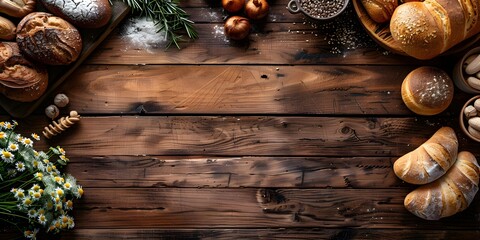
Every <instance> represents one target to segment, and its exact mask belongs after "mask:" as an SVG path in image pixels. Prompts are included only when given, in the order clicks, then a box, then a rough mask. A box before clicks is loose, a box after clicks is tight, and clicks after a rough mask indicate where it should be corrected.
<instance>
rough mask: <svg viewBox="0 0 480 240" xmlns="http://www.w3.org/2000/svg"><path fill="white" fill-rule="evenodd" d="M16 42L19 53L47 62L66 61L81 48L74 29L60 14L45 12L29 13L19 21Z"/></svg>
mask: <svg viewBox="0 0 480 240" xmlns="http://www.w3.org/2000/svg"><path fill="white" fill-rule="evenodd" d="M17 43H18V46H19V47H20V50H21V51H22V52H23V54H25V55H26V56H28V57H29V58H31V59H33V60H35V61H37V62H41V63H45V64H49V65H67V64H70V63H72V62H74V61H75V60H77V58H78V56H79V55H80V53H81V51H82V38H81V36H80V33H79V32H78V30H77V29H76V28H75V27H74V26H73V25H72V24H70V23H68V22H67V21H65V20H63V19H62V18H59V17H56V16H54V15H52V14H50V13H45V12H33V13H30V14H28V15H27V16H25V17H24V18H23V19H22V20H21V21H20V23H19V24H18V26H17Z"/></svg>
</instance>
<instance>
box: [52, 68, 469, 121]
mask: <svg viewBox="0 0 480 240" xmlns="http://www.w3.org/2000/svg"><path fill="white" fill-rule="evenodd" d="M413 69H414V67H411V66H216V65H215V66H176V65H168V66H159V65H152V66H98V65H96V66H84V67H82V68H81V69H79V70H78V71H77V72H76V74H75V75H74V76H72V78H71V79H70V81H68V82H66V83H65V84H64V85H63V86H62V87H61V89H59V90H58V92H64V93H66V94H67V95H68V96H70V97H71V98H72V101H71V103H70V108H71V109H77V110H79V111H82V112H86V113H95V114H97V113H102V114H116V113H123V114H129V113H130V114H132V113H133V114H136V113H148V114H158V113H161V114H166V113H168V114H337V115H340V114H341V115H344V114H362V115H363V114H381V115H413V112H411V111H410V110H409V109H408V108H407V107H406V106H405V104H404V103H403V101H402V98H401V93H400V87H401V84H402V81H403V79H404V78H405V76H406V75H407V74H408V73H409V72H410V71H411V70H413ZM52 98H53V97H52ZM469 98H470V96H469V95H467V94H463V93H462V92H460V91H457V92H456V94H455V99H454V101H453V103H452V105H451V107H450V109H449V110H448V111H447V112H446V113H444V114H449V115H454V116H457V115H458V114H459V109H460V108H461V106H463V104H464V102H466V101H467V99H469Z"/></svg>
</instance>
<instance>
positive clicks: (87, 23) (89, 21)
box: [41, 0, 112, 28]
mask: <svg viewBox="0 0 480 240" xmlns="http://www.w3.org/2000/svg"><path fill="white" fill-rule="evenodd" d="M41 2H42V4H43V6H45V8H46V9H47V10H48V11H50V12H51V13H53V14H55V15H56V16H59V17H61V18H63V19H65V20H67V21H68V22H70V23H71V24H73V25H75V26H77V27H79V28H99V27H103V26H105V25H106V24H107V23H108V22H109V21H110V18H111V17H112V8H111V6H110V3H109V1H108V0H83V1H78V0H41Z"/></svg>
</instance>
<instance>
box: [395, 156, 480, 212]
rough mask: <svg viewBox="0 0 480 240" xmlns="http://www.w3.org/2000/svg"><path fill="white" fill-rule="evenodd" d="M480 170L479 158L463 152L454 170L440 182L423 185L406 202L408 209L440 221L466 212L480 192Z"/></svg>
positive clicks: (406, 198)
mask: <svg viewBox="0 0 480 240" xmlns="http://www.w3.org/2000/svg"><path fill="white" fill-rule="evenodd" d="M479 175H480V169H479V166H478V163H477V160H476V159H475V156H474V155H473V154H471V153H470V152H466V151H464V152H460V153H459V154H458V159H457V161H456V162H455V164H454V165H453V166H452V168H451V169H450V170H449V171H448V172H447V173H446V174H445V175H444V176H443V177H441V178H440V179H438V180H436V181H434V182H432V183H429V184H426V185H423V186H421V187H419V188H417V189H415V190H413V191H412V192H411V193H409V194H408V195H407V196H406V197H405V200H404V205H405V208H406V209H407V210H408V211H410V212H411V213H413V214H414V215H416V216H418V217H420V218H423V219H427V220H438V219H440V218H443V217H448V216H452V215H454V214H456V213H458V212H461V211H463V210H465V209H466V208H467V207H468V206H469V205H470V203H471V202H472V200H473V198H474V197H475V194H476V193H477V191H478V180H479Z"/></svg>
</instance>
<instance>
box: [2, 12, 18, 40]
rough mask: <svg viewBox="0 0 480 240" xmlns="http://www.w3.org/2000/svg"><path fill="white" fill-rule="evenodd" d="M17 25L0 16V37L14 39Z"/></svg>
mask: <svg viewBox="0 0 480 240" xmlns="http://www.w3.org/2000/svg"><path fill="white" fill-rule="evenodd" d="M16 31H17V27H16V26H15V24H13V22H12V21H10V20H8V19H7V18H4V17H2V16H0V39H3V40H13V39H15V32H16Z"/></svg>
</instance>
